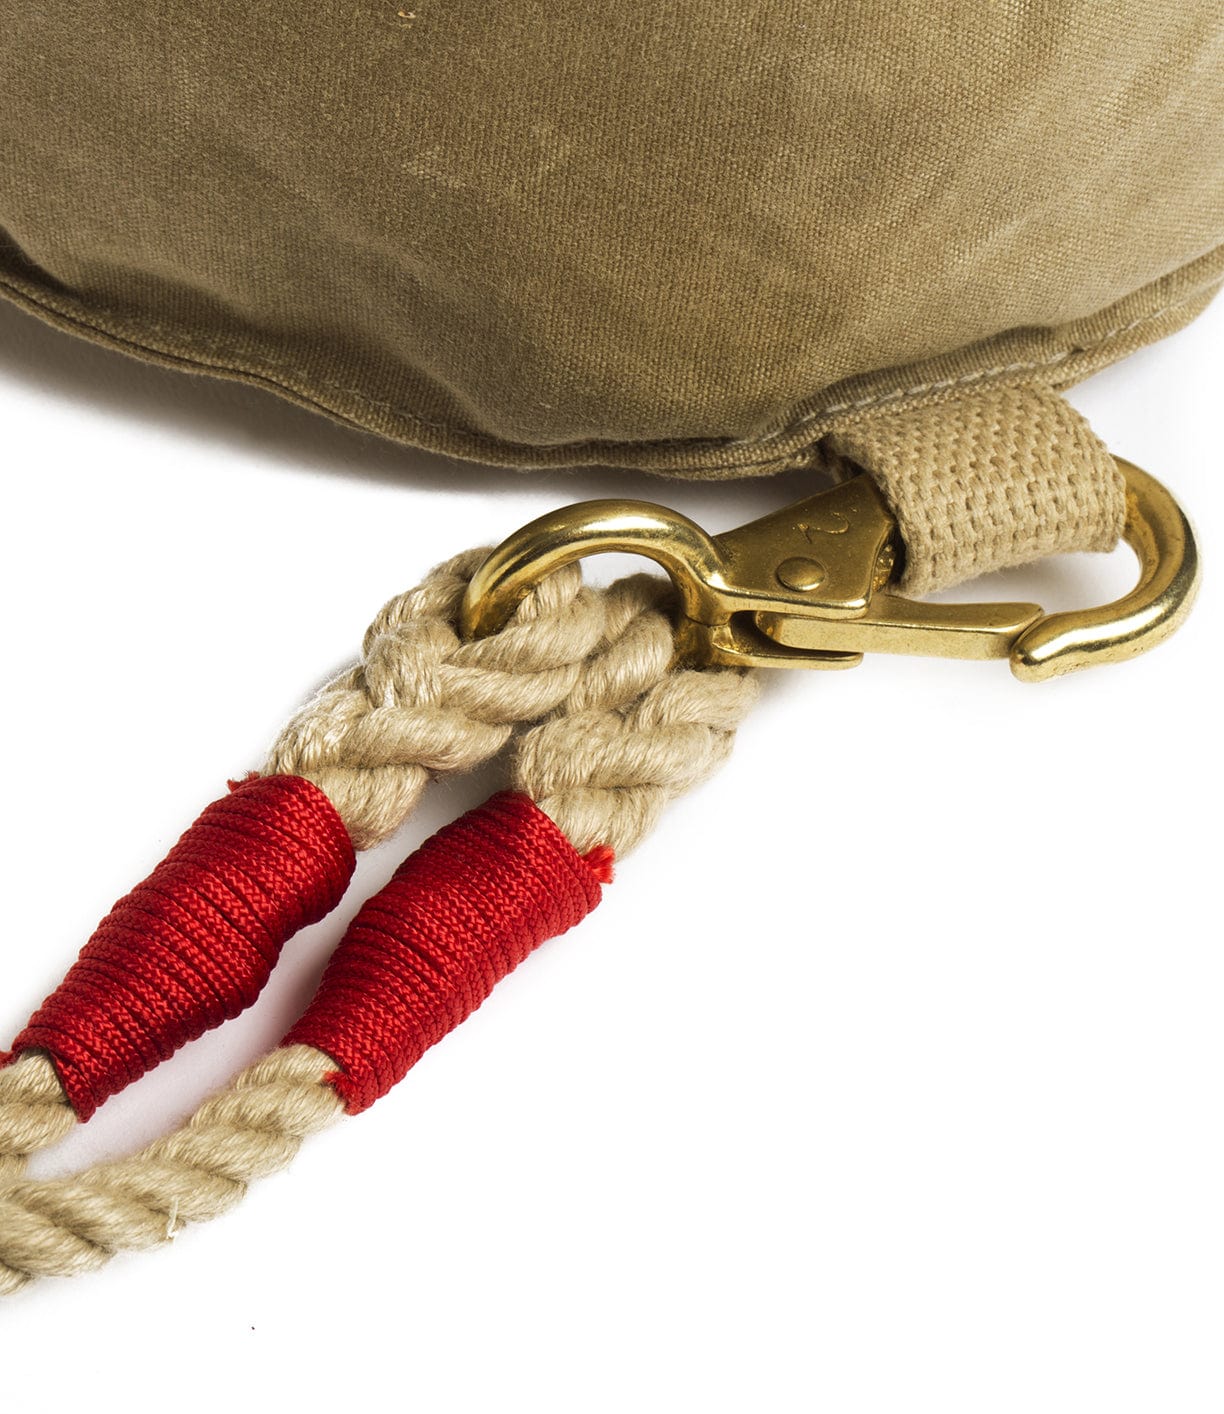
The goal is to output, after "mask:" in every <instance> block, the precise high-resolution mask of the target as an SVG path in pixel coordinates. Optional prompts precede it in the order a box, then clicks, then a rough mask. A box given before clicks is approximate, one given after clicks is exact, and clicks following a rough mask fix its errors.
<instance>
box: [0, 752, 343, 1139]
mask: <svg viewBox="0 0 1224 1414" xmlns="http://www.w3.org/2000/svg"><path fill="white" fill-rule="evenodd" d="M355 864H356V857H355V855H354V853H353V845H352V841H351V840H350V839H349V835H348V831H347V830H346V829H345V827H344V822H343V821H342V820H341V819H340V816H339V815H338V814H337V813H336V809H335V807H334V806H333V805H332V803H331V801H329V800H328V798H327V797H326V796H325V795H324V794H323V792H322V791H321V790H319V789H318V787H317V786H314V785H312V784H311V783H310V782H309V781H306V780H303V779H302V778H301V777H299V776H256V777H254V778H248V779H247V780H245V781H241V782H238V783H237V784H236V785H234V786H233V787H232V791H231V794H229V795H227V796H224V797H222V799H220V800H218V801H214V802H213V804H212V805H210V806H209V807H208V808H207V809H206V810H205V811H204V813H203V814H202V815H201V816H200V818H199V819H198V820H196V822H195V823H194V824H193V825H192V826H191V828H190V829H189V830H187V832H186V833H185V834H184V835H183V837H182V838H181V839H180V840H179V841H178V843H177V844H176V845H175V846H174V848H173V849H172V850H171V851H170V853H169V854H168V855H167V856H166V858H165V859H164V860H163V861H162V862H161V864H159V865H158V866H157V868H156V869H155V870H154V871H153V873H152V874H150V875H149V877H148V878H147V879H146V880H145V881H144V882H143V883H141V884H138V885H137V886H136V888H135V889H133V890H132V892H131V893H130V894H128V895H127V896H126V897H124V898H122V899H120V900H119V902H118V903H117V904H116V905H115V906H114V908H113V909H112V910H111V911H110V913H109V914H108V915H107V917H106V918H105V919H104V920H103V921H102V923H101V924H100V925H99V926H98V929H97V931H96V932H95V933H94V935H93V937H92V938H90V940H89V942H88V943H86V945H85V947H84V948H83V949H82V951H81V955H80V957H79V958H78V960H77V961H76V962H75V963H74V964H73V966H72V967H71V969H70V970H69V972H68V975H67V976H66V977H65V978H64V981H63V982H62V983H61V984H60V986H59V987H58V988H57V989H56V990H55V991H54V992H53V993H52V994H51V996H49V997H48V998H47V1000H46V1001H45V1002H44V1003H43V1004H42V1006H41V1007H40V1008H39V1009H38V1011H37V1012H35V1014H34V1016H33V1017H31V1019H30V1022H29V1025H27V1026H26V1028H25V1030H24V1031H22V1033H21V1034H20V1035H19V1036H18V1037H17V1039H16V1041H15V1042H14V1043H13V1050H12V1052H11V1054H10V1057H9V1058H10V1059H11V1057H12V1056H14V1055H16V1054H17V1053H18V1052H19V1051H24V1050H31V1049H39V1050H44V1051H47V1052H49V1053H50V1055H51V1057H52V1059H53V1061H54V1062H55V1068H56V1070H57V1072H58V1073H59V1077H60V1080H61V1082H62V1084H63V1086H64V1090H65V1093H66V1094H67V1096H68V1100H69V1103H70V1104H71V1105H72V1108H73V1109H74V1110H75V1111H76V1114H77V1116H78V1118H80V1119H82V1120H85V1119H88V1118H89V1116H90V1115H91V1114H93V1112H94V1111H95V1110H96V1109H97V1107H98V1106H99V1105H100V1104H101V1103H102V1102H103V1100H105V1099H107V1098H108V1097H109V1096H110V1095H113V1094H115V1093H117V1092H118V1091H119V1090H121V1089H123V1088H124V1086H126V1085H128V1084H130V1083H131V1082H132V1081H133V1080H135V1079H136V1078H137V1077H138V1076H140V1075H143V1074H144V1072H145V1071H147V1070H151V1069H152V1068H153V1066H155V1065H157V1064H158V1062H160V1061H163V1060H165V1059H166V1058H167V1057H168V1056H170V1055H171V1054H173V1052H174V1051H176V1050H178V1048H179V1047H180V1046H182V1045H184V1044H185V1043H186V1042H187V1041H191V1040H194V1039H195V1038H196V1037H197V1036H200V1035H202V1034H203V1033H204V1032H205V1031H207V1030H209V1029H210V1028H212V1027H214V1026H218V1025H220V1024H221V1022H223V1021H227V1020H229V1019H230V1018H231V1017H234V1016H237V1015H238V1013H239V1012H241V1011H243V1010H245V1008H246V1007H248V1006H250V1005H251V1003H252V1002H253V1001H254V1000H255V998H256V997H257V996H258V995H259V993H260V991H261V990H262V989H263V986H264V983H265V982H266V981H267V980H268V975H269V973H270V972H271V970H272V967H273V966H274V965H275V963H276V960H277V958H278V957H279V955H280V950H281V947H282V945H283V944H284V943H285V941H286V940H287V939H288V938H290V937H291V936H292V935H293V934H294V933H296V932H297V931H298V929H299V928H303V927H305V926H306V925H307V924H310V923H315V922H317V921H318V920H319V919H320V918H322V917H323V916H324V915H325V914H327V913H330V912H331V910H332V909H333V908H334V907H335V906H336V904H337V903H339V902H340V899H341V898H342V897H343V896H344V891H345V889H346V888H347V887H348V882H349V879H350V878H351V877H352V873H353V868H354V866H355Z"/></svg>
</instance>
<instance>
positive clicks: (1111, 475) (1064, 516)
mask: <svg viewBox="0 0 1224 1414" xmlns="http://www.w3.org/2000/svg"><path fill="white" fill-rule="evenodd" d="M822 446H823V449H824V450H826V451H828V452H831V453H833V455H835V456H837V457H841V458H844V459H845V460H847V461H851V462H853V463H855V464H856V465H857V466H861V467H862V468H863V469H864V470H865V471H867V472H870V474H871V476H872V477H873V478H874V479H875V481H876V482H877V483H878V484H879V486H880V489H881V490H882V491H883V492H884V494H885V496H886V497H887V499H888V501H889V503H890V505H891V507H892V511H893V514H894V515H895V516H896V518H897V524H898V526H899V527H900V531H901V537H902V539H903V540H904V542H905V549H906V559H905V569H904V574H903V576H902V579H901V584H900V588H901V590H902V591H903V592H904V593H907V594H912V595H920V594H927V593H930V592H931V591H932V590H936V589H944V588H947V586H949V585H951V584H958V583H960V581H962V580H967V579H974V578H976V577H977V576H978V575H981V574H988V573H990V572H991V571H992V570H999V569H1006V568H1008V567H1009V566H1011V565H1020V564H1027V563H1029V562H1030V561H1032V560H1039V559H1044V558H1045V557H1046V556H1047V555H1056V554H1063V553H1066V552H1067V551H1072V550H1100V551H1105V550H1112V549H1113V548H1114V546H1115V545H1116V544H1117V543H1118V539H1119V537H1120V536H1121V534H1122V528H1123V524H1124V522H1125V519H1126V495H1125V487H1124V485H1123V481H1122V475H1121V473H1120V472H1119V470H1118V468H1117V465H1116V464H1115V462H1114V459H1113V457H1112V456H1110V454H1109V451H1108V449H1107V448H1106V447H1105V445H1104V443H1102V442H1101V441H1100V439H1099V438H1098V437H1097V436H1096V435H1095V433H1094V432H1093V431H1092V429H1091V428H1090V427H1089V426H1088V424H1087V422H1086V421H1085V420H1084V419H1083V417H1081V416H1080V414H1079V413H1078V412H1076V410H1075V409H1074V408H1073V407H1072V406H1071V405H1070V403H1068V402H1067V401H1066V400H1065V399H1064V398H1062V397H1060V396H1059V395H1058V394H1057V393H1055V392H1053V391H1052V390H1051V389H1049V388H1045V387H1041V386H1037V385H1024V386H1020V387H1002V388H986V389H976V390H975V391H974V392H972V393H967V394H964V395H962V396H959V397H952V398H948V399H946V400H945V401H940V402H934V403H931V404H930V405H928V406H926V407H920V408H914V409H908V410H906V411H903V412H892V413H887V412H877V413H873V414H871V415H869V416H866V417H864V418H863V419H862V420H861V421H859V422H856V423H854V424H852V425H851V426H849V427H846V428H843V429H842V430H840V431H838V432H834V433H831V434H830V435H829V436H828V437H826V438H825V440H824V443H823V444H822Z"/></svg>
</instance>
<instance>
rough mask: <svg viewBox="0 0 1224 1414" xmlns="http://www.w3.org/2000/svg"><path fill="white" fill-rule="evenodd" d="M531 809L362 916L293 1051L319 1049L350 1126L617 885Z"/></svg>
mask: <svg viewBox="0 0 1224 1414" xmlns="http://www.w3.org/2000/svg"><path fill="white" fill-rule="evenodd" d="M611 862H612V854H611V851H610V850H608V849H596V850H592V851H591V854H590V855H588V856H586V857H584V856H582V855H580V854H578V853H577V852H576V851H575V849H574V847H573V845H571V844H570V842H569V840H567V839H566V837H565V836H564V835H563V834H562V833H561V831H560V830H559V829H558V828H557V826H556V825H554V824H553V822H552V821H551V820H550V819H549V818H548V816H547V815H545V814H544V813H543V812H542V811H541V810H539V809H538V808H537V806H536V805H535V803H534V802H533V801H532V800H531V799H530V797H528V796H525V795H516V794H511V793H508V792H507V793H505V794H502V795H495V796H494V797H493V798H492V799H491V800H489V801H487V802H486V803H485V804H484V805H482V806H480V807H479V808H478V809H476V810H472V811H470V812H469V813H468V814H467V815H464V816H463V817H462V818H461V819H459V820H456V821H455V822H454V823H453V824H451V825H448V826H447V827H446V828H445V829H444V830H440V831H439V832H438V833H437V834H436V835H434V836H433V837H432V838H431V839H428V840H426V842H425V843H424V844H423V845H422V846H421V848H420V849H419V850H417V852H416V853H415V854H413V855H410V856H409V857H408V858H407V859H406V860H405V861H404V863H403V864H402V865H401V866H400V867H399V869H398V870H397V872H396V874H395V876H394V878H393V879H392V880H391V882H390V883H389V884H388V885H387V886H386V888H385V889H383V890H382V891H381V892H380V893H378V894H375V896H374V897H373V898H372V899H370V900H369V901H368V902H367V903H366V904H365V905H364V906H363V907H362V909H361V911H360V913H358V915H357V917H356V918H355V919H354V920H353V923H352V925H351V926H350V927H349V930H348V932H347V933H346V934H345V936H344V940H343V942H341V944H340V946H339V948H337V950H336V952H335V954H334V956H333V957H332V960H331V962H330V963H329V964H328V967H327V970H326V972H325V973H324V974H323V980H322V982H321V983H320V985H319V990H318V992H317V993H316V994H315V998H314V1000H313V1001H312V1002H311V1004H310V1006H309V1007H308V1008H307V1009H306V1011H305V1013H304V1014H303V1016H302V1018H301V1020H300V1021H299V1022H298V1023H297V1025H296V1026H294V1027H293V1029H292V1030H291V1031H290V1032H289V1034H288V1035H287V1036H286V1037H285V1039H284V1042H283V1043H282V1044H283V1045H286V1046H291V1045H294V1044H298V1043H301V1044H304V1045H308V1046H314V1047H316V1048H317V1049H318V1050H320V1051H323V1052H325V1053H326V1054H327V1055H329V1056H331V1058H332V1059H333V1060H334V1061H336V1062H337V1063H338V1064H339V1065H340V1066H341V1067H342V1069H341V1070H340V1071H337V1072H333V1074H331V1075H330V1076H328V1080H329V1081H330V1083H331V1084H332V1085H333V1087H334V1088H335V1090H336V1091H337V1093H338V1094H339V1095H340V1096H341V1098H342V1099H343V1100H344V1102H345V1107H346V1109H347V1110H348V1112H349V1113H350V1114H357V1113H359V1112H360V1111H361V1110H364V1109H367V1108H368V1107H369V1106H370V1105H372V1104H373V1103H374V1101H375V1100H377V1099H378V1098H379V1097H380V1096H382V1095H385V1094H386V1093H387V1091H388V1090H390V1088H391V1087H392V1085H394V1084H395V1083H396V1081H398V1080H401V1079H402V1078H403V1077H404V1075H405V1074H406V1073H407V1071H408V1070H409V1069H410V1068H411V1067H412V1066H413V1065H415V1064H416V1062H417V1061H418V1060H419V1059H420V1058H421V1056H422V1055H423V1054H424V1053H425V1051H426V1050H428V1048H429V1047H430V1046H432V1045H433V1044H434V1043H435V1042H436V1041H440V1040H441V1039H442V1037H443V1036H445V1035H446V1033H447V1032H448V1031H450V1030H451V1029H452V1028H453V1027H455V1026H458V1025H459V1023H460V1022H461V1021H463V1020H464V1018H465V1017H467V1016H469V1015H470V1014H471V1013H472V1012H473V1011H475V1009H476V1008H477V1007H478V1006H479V1005H480V1004H481V1002H483V1001H484V999H485V998H486V997H487V996H488V995H489V993H490V992H491V991H492V990H493V987H494V985H495V984H496V983H497V982H499V981H500V980H501V979H502V978H503V977H505V976H506V974H507V973H508V972H510V971H512V970H513V969H514V968H515V967H517V966H518V964H519V963H520V962H522V960H523V959H524V958H525V957H526V956H527V955H528V953H530V952H531V951H533V949H535V948H536V947H538V946H539V944H540V943H542V942H543V941H544V940H545V939H546V938H553V937H556V936H557V935H558V934H559V933H564V932H565V931H566V929H567V928H571V927H573V925H574V924H575V923H577V922H579V921H580V920H581V919H582V918H584V917H585V916H586V915H587V914H588V913H589V912H590V911H591V909H593V908H594V907H595V905H596V904H597V903H598V902H599V899H600V893H601V890H600V887H599V886H600V883H601V882H605V883H606V882H607V881H608V880H609V879H610V878H611Z"/></svg>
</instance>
